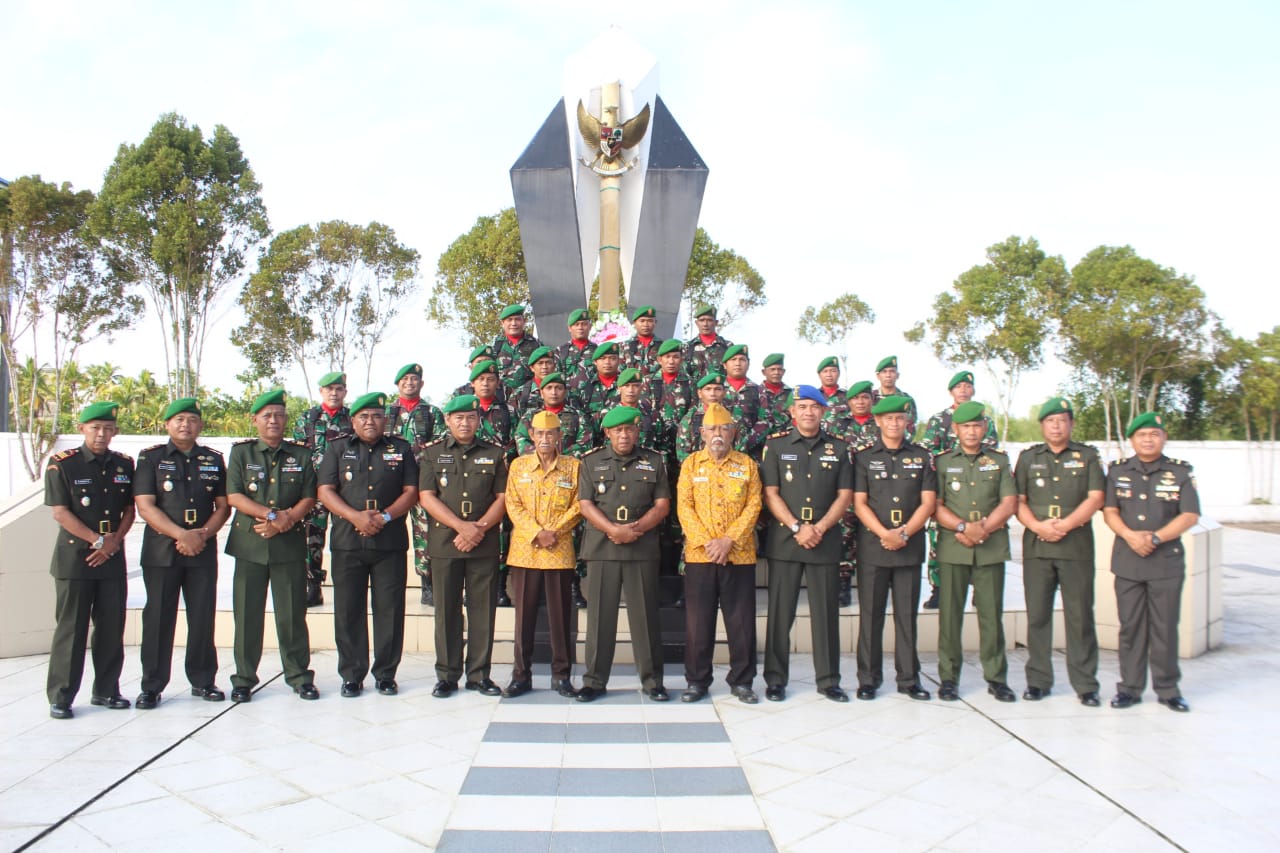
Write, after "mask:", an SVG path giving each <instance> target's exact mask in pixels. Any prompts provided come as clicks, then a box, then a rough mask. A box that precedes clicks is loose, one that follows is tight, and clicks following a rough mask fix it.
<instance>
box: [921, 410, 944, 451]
mask: <svg viewBox="0 0 1280 853" xmlns="http://www.w3.org/2000/svg"><path fill="white" fill-rule="evenodd" d="M919 444H920V446H921V447H923V448H924V449H925V450H927V451H929V455H930V456H936V455H937V454H938V453H939V452H941V450H942V418H940V417H938V416H937V415H934V416H933V417H931V418H929V423H928V425H927V426H926V427H925V428H924V435H923V436H921V437H920V441H919Z"/></svg>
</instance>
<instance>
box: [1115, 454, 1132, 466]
mask: <svg viewBox="0 0 1280 853" xmlns="http://www.w3.org/2000/svg"><path fill="white" fill-rule="evenodd" d="M1128 461H1129V457H1128V456H1121V457H1120V458H1119V459H1117V460H1116V461H1115V462H1112V463H1111V464H1112V465H1123V464H1124V463H1126V462H1128Z"/></svg>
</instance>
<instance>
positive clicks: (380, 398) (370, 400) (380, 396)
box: [351, 391, 387, 415]
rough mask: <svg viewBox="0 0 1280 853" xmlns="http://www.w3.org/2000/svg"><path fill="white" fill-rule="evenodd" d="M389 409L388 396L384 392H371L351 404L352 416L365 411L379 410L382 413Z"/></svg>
mask: <svg viewBox="0 0 1280 853" xmlns="http://www.w3.org/2000/svg"><path fill="white" fill-rule="evenodd" d="M386 407H387V395H386V394H385V393H383V392H382V391H370V392H369V393H368V394H362V395H360V396H359V397H356V401H355V402H354V403H352V404H351V414H353V415H354V414H355V413H356V412H361V411H364V410H365V409H377V410H378V411H382V410H383V409H385V408H386Z"/></svg>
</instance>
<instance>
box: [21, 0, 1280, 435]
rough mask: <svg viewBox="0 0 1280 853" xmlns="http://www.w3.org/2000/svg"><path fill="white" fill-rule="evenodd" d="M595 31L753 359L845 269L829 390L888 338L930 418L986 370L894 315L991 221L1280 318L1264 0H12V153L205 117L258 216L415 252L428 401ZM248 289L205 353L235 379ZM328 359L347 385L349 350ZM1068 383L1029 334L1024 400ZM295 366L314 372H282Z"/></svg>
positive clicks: (143, 351)
mask: <svg viewBox="0 0 1280 853" xmlns="http://www.w3.org/2000/svg"><path fill="white" fill-rule="evenodd" d="M615 24H616V25H619V26H622V27H623V28H624V29H625V30H626V32H627V33H628V34H629V35H630V36H631V37H632V38H633V39H634V40H635V41H637V42H638V43H639V44H640V45H642V46H643V47H645V48H646V49H647V50H649V52H651V53H652V54H653V55H654V56H655V57H656V58H657V60H658V64H659V75H660V82H659V87H658V88H659V93H660V94H661V96H662V98H663V100H664V101H665V102H666V104H667V105H668V107H669V108H670V109H671V111H672V114H673V115H674V117H675V119H676V120H677V121H678V122H679V123H680V125H681V127H682V128H683V129H684V131H685V133H686V134H687V135H688V137H689V139H690V140H691V141H692V143H693V144H694V146H695V147H696V148H697V149H698V152H699V153H700V154H701V156H702V158H703V160H704V161H705V162H706V163H707V165H708V167H709V169H710V176H709V179H708V183H707V188H706V195H705V197H704V200H703V205H702V211H701V218H700V224H701V225H702V227H704V228H705V229H706V230H707V232H708V233H709V234H710V235H711V237H712V238H713V239H714V240H715V241H716V242H718V243H719V244H721V245H722V246H724V247H728V248H732V249H733V250H735V251H736V252H738V253H739V254H741V255H743V256H744V257H746V258H747V259H748V260H749V261H750V262H751V264H752V265H753V266H754V267H755V268H756V269H757V270H758V271H759V272H760V273H761V274H762V275H763V276H764V278H765V280H766V282H767V290H766V293H767V295H768V304H767V306H766V307H765V308H763V309H760V310H758V311H757V312H755V314H753V315H749V316H748V317H746V318H744V319H743V320H741V321H740V322H738V323H735V324H734V325H733V326H731V327H730V328H727V329H724V330H723V332H724V334H725V336H726V337H728V338H730V339H731V340H734V341H735V342H740V343H747V344H750V346H751V351H752V353H753V354H754V355H755V358H754V359H753V361H754V364H753V367H752V375H753V376H756V377H757V378H758V369H757V368H758V364H759V360H760V359H761V358H762V357H763V354H765V353H768V352H773V351H782V352H785V353H786V354H787V364H788V375H787V380H788V381H790V382H792V383H795V382H813V381H815V379H816V376H815V375H814V373H813V370H814V368H815V367H816V365H817V363H818V361H819V360H820V359H821V358H822V357H823V356H824V355H826V354H828V351H829V349H830V348H827V347H814V346H810V345H808V344H804V343H803V342H800V341H798V340H797V336H796V333H795V328H796V322H797V320H798V318H799V315H800V314H801V312H802V311H803V310H804V308H805V307H806V306H808V305H815V306H817V305H821V304H822V303H824V302H827V301H829V300H831V299H833V298H835V297H836V296H839V295H840V294H842V293H846V292H853V293H856V294H858V295H859V296H860V297H861V298H862V299H863V300H865V301H866V302H867V303H869V304H870V306H871V307H872V308H873V309H874V311H875V312H876V320H875V322H874V323H873V324H870V325H867V326H863V327H860V328H859V329H858V330H857V331H856V332H855V333H854V335H853V337H852V339H851V341H850V342H849V343H848V345H847V354H848V355H849V357H850V370H849V372H848V373H847V374H846V375H845V376H844V377H843V378H842V379H843V382H842V384H845V385H847V384H848V383H849V382H852V381H856V380H858V379H862V378H867V379H871V378H873V376H872V374H873V369H874V366H875V364H876V362H878V361H879V360H880V359H881V358H882V357H883V356H886V355H890V354H896V355H897V356H898V357H899V363H900V366H901V380H900V386H901V387H902V388H904V389H906V390H907V391H909V392H911V393H912V394H913V395H914V396H915V398H916V400H917V403H918V404H919V406H920V409H921V411H922V412H931V411H936V410H937V409H940V408H942V407H943V405H944V404H946V403H948V402H949V400H948V397H947V394H946V382H947V379H948V378H949V377H950V376H951V375H952V373H954V372H955V371H956V370H958V369H960V368H961V367H970V366H972V367H974V368H975V369H976V370H977V371H978V396H979V398H985V399H994V396H995V395H994V393H990V392H991V391H993V389H990V380H987V379H985V377H984V375H983V374H982V373H981V367H980V366H979V365H955V364H944V363H941V362H939V361H938V359H937V358H936V357H935V356H934V355H933V353H932V351H931V350H929V349H928V348H927V347H924V346H914V345H910V344H908V343H907V342H906V341H905V340H904V339H903V334H902V333H903V332H904V331H905V330H906V329H907V328H909V327H910V326H911V325H913V324H914V323H915V322H916V321H917V320H919V319H922V318H924V317H925V316H926V315H927V314H928V312H929V308H930V306H931V304H932V302H933V300H934V298H935V297H936V296H937V295H938V294H939V293H941V292H943V291H944V290H946V289H948V288H949V287H950V286H951V284H952V282H953V281H954V280H955V279H956V277H957V276H959V275H960V274H961V273H962V272H964V271H965V270H967V269H968V268H970V267H971V266H973V265H975V264H980V263H982V262H983V261H984V251H985V249H986V247H987V246H990V245H992V244H994V243H997V242H1000V241H1002V240H1004V239H1005V238H1006V237H1008V236H1010V235H1018V236H1021V237H1023V238H1030V237H1034V238H1036V239H1037V240H1039V242H1040V244H1041V246H1042V247H1043V248H1044V249H1045V250H1046V251H1047V252H1048V253H1050V254H1054V255H1061V256H1062V257H1063V258H1064V259H1065V261H1066V262H1067V264H1068V265H1069V266H1070V265H1074V264H1075V263H1076V262H1077V261H1078V260H1079V259H1080V258H1081V257H1083V256H1084V255H1085V254H1086V253H1088V252H1089V251H1090V250H1091V249H1093V248H1095V247H1097V246H1099V245H1112V246H1118V245H1126V244H1127V245H1131V246H1133V247H1134V248H1135V250H1137V252H1138V253H1139V254H1141V255H1143V256H1144V257H1147V258H1150V259H1152V260H1154V261H1156V262H1157V263H1159V264H1161V265H1163V266H1166V267H1172V268H1174V269H1176V270H1177V271H1178V272H1179V273H1183V274H1187V275H1191V276H1193V277H1194V278H1195V280H1196V282H1197V283H1198V284H1199V285H1200V286H1201V287H1202V288H1203V289H1204V291H1205V293H1206V294H1207V299H1208V303H1209V307H1210V308H1211V309H1212V310H1214V311H1216V312H1217V313H1218V314H1219V315H1220V316H1221V317H1222V318H1223V320H1224V322H1225V323H1226V325H1227V327H1228V328H1229V329H1231V330H1232V331H1233V332H1234V333H1236V334H1237V335H1242V336H1246V337H1253V336H1255V335H1256V334H1257V333H1258V332H1260V331H1264V330H1269V329H1270V328H1271V327H1272V326H1274V325H1276V324H1277V323H1280V310H1277V309H1278V308H1280V296H1277V291H1278V288H1277V285H1278V284H1280V281H1277V273H1276V272H1275V267H1274V266H1273V265H1272V264H1271V263H1269V260H1270V258H1269V255H1270V250H1268V249H1267V248H1266V247H1267V246H1275V245H1276V242H1277V233H1278V232H1280V214H1278V213H1277V204H1276V199H1277V198H1280V167H1278V165H1277V164H1278V163H1280V143H1278V142H1277V140H1280V52H1277V51H1276V49H1275V44H1276V42H1277V38H1280V6H1277V5H1276V4H1274V3H1268V2H1254V3H1249V2H1234V0H1223V2H1218V3H1214V4H1205V3H1180V2H1121V1H1120V0H1112V1H1111V2H1105V3H1102V2H1087V0H1086V2H1079V3H1074V4H1029V3H1025V2H973V3H964V4H957V3H946V2H918V3H913V4H905V5H904V4H886V3H873V2H849V0H846V2H832V3H826V2H805V0H797V2H792V3H789V4H779V3H776V2H723V0H709V2H699V3H689V2H687V0H686V2H667V0H654V1H653V2H647V3H644V4H629V5H626V6H622V5H619V4H605V3H582V2H569V0H561V1H560V2H556V0H550V2H541V3H537V4H531V3H486V2H475V3H466V4H460V3H435V2H361V3H349V2H348V3H332V2H306V3H300V2H299V3H288V2H272V3H257V2H219V3H216V4H215V3H188V2H176V0H168V2H163V3H149V2H135V3H110V4H106V3H93V2H60V0H40V2H31V3H21V2H12V0H0V75H2V79H4V80H5V81H6V85H5V87H4V91H3V95H0V97H3V99H4V105H3V111H2V112H0V116H3V119H2V122H0V177H5V178H8V179H10V180H12V179H13V178H15V177H18V176H21V175H28V174H39V175H41V176H42V177H43V178H44V179H45V180H49V181H56V182H59V183H61V182H63V181H69V182H71V183H72V184H73V185H74V186H75V187H76V188H77V189H85V188H87V189H92V190H95V191H96V190H98V189H99V188H100V187H101V183H102V177H103V174H104V173H105V171H106V169H107V167H108V166H109V165H110V163H111V161H112V159H113V158H114V156H115V152H116V150H117V148H118V146H120V145H121V144H123V143H135V144H136V143H139V142H141V141H142V139H143V138H145V136H146V134H147V132H148V131H149V130H150V128H151V126H152V125H153V124H154V123H155V121H156V120H157V119H158V118H159V116H160V115H162V114H163V113H166V112H170V111H174V112H177V113H179V114H180V115H182V116H185V117H186V118H187V120H188V121H189V122H191V123H193V124H196V125H199V126H200V127H201V128H202V129H203V130H204V131H205V132H206V134H208V133H211V132H212V130H213V128H214V126H215V125H218V124H222V125H225V126H226V127H227V128H228V129H230V130H231V132H232V133H234V134H235V135H236V136H237V137H238V138H239V140H240V142H241V145H242V148H243V150H244V152H245V154H246V155H247V157H248V159H249V161H250V163H251V165H252V167H253V169H254V171H255V173H256V175H257V178H258V180H259V181H260V182H261V184H262V186H263V191H262V195H263V199H264V201H265V204H266V207H267V210H268V214H269V216H270V219H271V225H272V228H273V229H274V230H275V231H277V232H278V231H284V230H287V229H290V228H293V227H296V226H298V225H301V224H304V223H318V222H321V221H325V220H330V219H343V220H347V221H350V222H359V223H367V222H369V221H371V220H377V221H380V222H383V223H386V224H387V225H390V226H391V227H392V228H394V229H395V231H396V234H397V236H398V237H399V238H400V240H401V241H402V242H404V243H406V244H407V245H409V246H412V247H413V248H415V249H417V250H418V251H419V252H420V253H421V255H422V264H421V276H420V281H419V284H420V290H419V293H418V295H417V296H416V297H415V299H414V300H413V301H411V302H410V303H408V304H406V306H405V307H404V309H403V310H402V311H401V314H400V317H399V318H398V319H397V320H396V321H395V323H394V326H393V328H392V329H391V330H390V333H389V334H388V336H387V340H386V341H385V342H384V343H383V344H382V345H381V346H380V348H379V349H378V350H377V352H376V353H375V357H374V363H373V365H372V372H373V379H372V381H371V383H370V387H371V388H374V389H390V388H391V387H392V384H393V383H392V378H393V376H394V374H395V372H396V370H397V369H398V368H399V367H400V366H401V365H403V364H405V363H407V362H410V361H421V362H424V363H425V364H426V365H427V366H428V369H427V374H428V375H427V377H426V382H427V384H426V388H425V391H424V393H426V394H427V395H429V396H433V397H435V398H437V399H440V398H442V397H443V396H445V395H446V394H447V392H448V391H449V390H451V389H452V388H453V387H454V386H456V385H457V384H458V383H459V382H460V381H461V380H462V379H463V376H462V374H463V373H464V372H465V368H464V362H465V359H466V353H467V350H468V349H469V346H467V345H465V343H464V342H462V341H460V339H459V338H458V334H457V332H455V331H454V330H452V329H438V328H435V327H432V326H430V325H429V324H428V323H427V321H426V320H425V316H424V307H425V304H426V299H427V296H428V294H429V292H430V289H431V287H432V286H433V285H434V281H435V270H436V262H437V260H438V258H439V256H440V254H441V253H442V252H443V251H444V250H445V248H446V247H447V246H448V245H449V244H450V243H451V242H452V241H453V240H454V239H456V238H457V237H458V236H459V235H460V234H462V233H464V232H465V231H467V230H468V229H469V228H470V227H471V226H472V225H473V224H474V222H475V220H476V218H477V217H479V216H482V215H487V214H493V213H496V212H497V211H499V210H501V209H502V208H504V207H507V206H510V205H511V204H512V196H511V184H510V178H509V169H510V167H511V165H512V164H513V163H514V162H515V160H516V158H517V157H518V156H519V154H520V153H521V151H522V150H523V149H524V147H525V145H526V144H527V143H528V142H529V140H530V139H531V138H532V136H533V134H534V133H535V131H536V130H537V129H538V127H539V126H540V124H541V122H542V121H543V119H544V118H545V117H546V115H547V113H548V112H549V111H550V110H551V108H552V107H553V106H554V105H555V103H556V101H557V99H558V98H559V96H560V91H561V78H562V74H563V65H564V61H565V59H566V58H567V57H568V56H569V55H570V54H572V53H574V52H576V51H578V50H580V49H581V48H582V47H583V46H585V45H586V44H588V43H589V42H591V41H592V40H593V39H595V38H596V37H598V36H599V35H600V34H601V33H602V32H604V31H605V30H606V29H607V28H608V27H609V26H611V25H615ZM238 289H239V284H237V285H235V286H234V287H233V289H232V292H229V293H228V294H227V295H226V296H224V298H223V301H222V302H221V303H220V310H219V311H218V312H217V313H216V317H217V318H218V319H217V320H216V323H217V325H216V326H215V327H214V328H213V329H212V331H211V333H210V343H209V345H208V349H207V351H206V353H205V359H204V361H205V370H204V376H203V382H204V384H205V385H206V386H207V387H220V388H222V389H223V390H225V391H228V392H231V393H237V394H238V391H239V383H238V382H237V381H236V380H235V378H234V377H235V375H236V374H237V373H239V372H241V371H243V370H244V369H245V367H246V366H247V363H246V362H245V360H244V359H243V358H242V357H241V356H240V354H239V352H238V351H237V350H236V349H235V347H234V346H232V345H231V344H230V343H229V341H228V338H229V336H230V333H231V331H232V329H233V328H234V327H235V326H236V325H237V324H238V320H237V316H236V309H235V305H234V301H235V299H234V297H235V293H236V292H238ZM160 334H161V333H160V331H159V325H158V324H157V323H156V322H155V320H154V318H143V322H142V325H141V326H140V327H139V329H138V330H137V331H135V332H133V333H131V334H129V335H128V336H127V338H126V339H125V341H124V342H125V344H126V345H125V346H121V345H120V343H121V342H120V341H116V342H115V343H114V344H108V343H106V342H102V343H99V344H93V345H90V346H89V347H87V348H86V349H85V350H84V351H83V352H82V354H81V359H80V360H81V362H82V363H95V362H102V361H110V362H112V363H115V364H118V365H119V366H120V367H121V369H122V372H124V373H129V374H135V373H136V372H137V371H139V370H141V369H143V368H150V369H152V370H154V371H156V372H162V371H163V361H160V360H158V359H159V358H160V352H161V350H160V347H159V342H160V341H159V336H160ZM148 339H153V340H154V341H155V346H151V345H147V344H145V342H146V341H147V340H148ZM139 343H143V345H139ZM318 367H319V366H313V367H312V368H311V376H312V377H313V378H314V377H315V376H317V375H318V374H319V373H321V372H323V371H322V370H320V369H318ZM348 371H349V377H350V378H349V385H350V387H351V393H352V394H353V395H355V394H358V393H361V392H363V391H364V390H365V382H364V376H365V366H364V365H363V364H348ZM1066 375H1067V369H1066V368H1065V366H1064V365H1063V364H1062V363H1061V362H1060V360H1059V359H1058V358H1057V355H1056V353H1055V352H1053V351H1052V350H1049V351H1048V352H1046V364H1045V366H1044V369H1043V370H1041V371H1038V372H1037V373H1035V374H1031V375H1028V376H1026V377H1025V378H1024V379H1023V381H1022V385H1021V387H1020V390H1019V394H1018V397H1017V403H1016V404H1015V414H1021V413H1022V412H1024V411H1025V410H1026V409H1028V408H1029V407H1031V406H1032V405H1034V404H1035V403H1037V402H1038V401H1040V400H1043V399H1045V398H1046V397H1048V396H1051V395H1052V394H1053V393H1055V391H1056V389H1057V386H1058V383H1060V382H1061V381H1062V380H1063V379H1064V378H1065V377H1066ZM286 379H287V382H286V384H287V387H288V388H289V390H290V392H291V393H297V394H312V395H314V390H313V389H306V388H304V387H303V384H304V383H303V381H302V375H301V373H300V372H294V373H292V374H290V375H289V376H287V377H286ZM984 385H986V388H984Z"/></svg>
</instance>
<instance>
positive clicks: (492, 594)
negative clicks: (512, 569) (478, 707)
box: [431, 557, 498, 683]
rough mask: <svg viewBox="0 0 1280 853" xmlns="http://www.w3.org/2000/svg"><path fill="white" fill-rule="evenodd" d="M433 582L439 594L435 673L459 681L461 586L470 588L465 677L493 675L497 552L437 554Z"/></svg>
mask: <svg viewBox="0 0 1280 853" xmlns="http://www.w3.org/2000/svg"><path fill="white" fill-rule="evenodd" d="M431 575H432V579H431V585H432V587H433V588H434V589H435V596H436V678H438V679H439V680H441V681H451V682H456V681H458V680H459V679H460V678H462V675H463V673H464V669H463V660H462V646H463V642H462V628H463V625H462V590H463V587H464V585H465V587H466V591H467V623H466V629H467V641H466V648H467V659H466V669H465V673H466V676H467V683H476V682H481V681H484V680H485V679H486V678H488V677H489V667H490V664H491V662H492V659H493V624H494V621H495V619H496V616H497V612H498V558H497V557H470V558H461V557H433V558H432V560H431Z"/></svg>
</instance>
